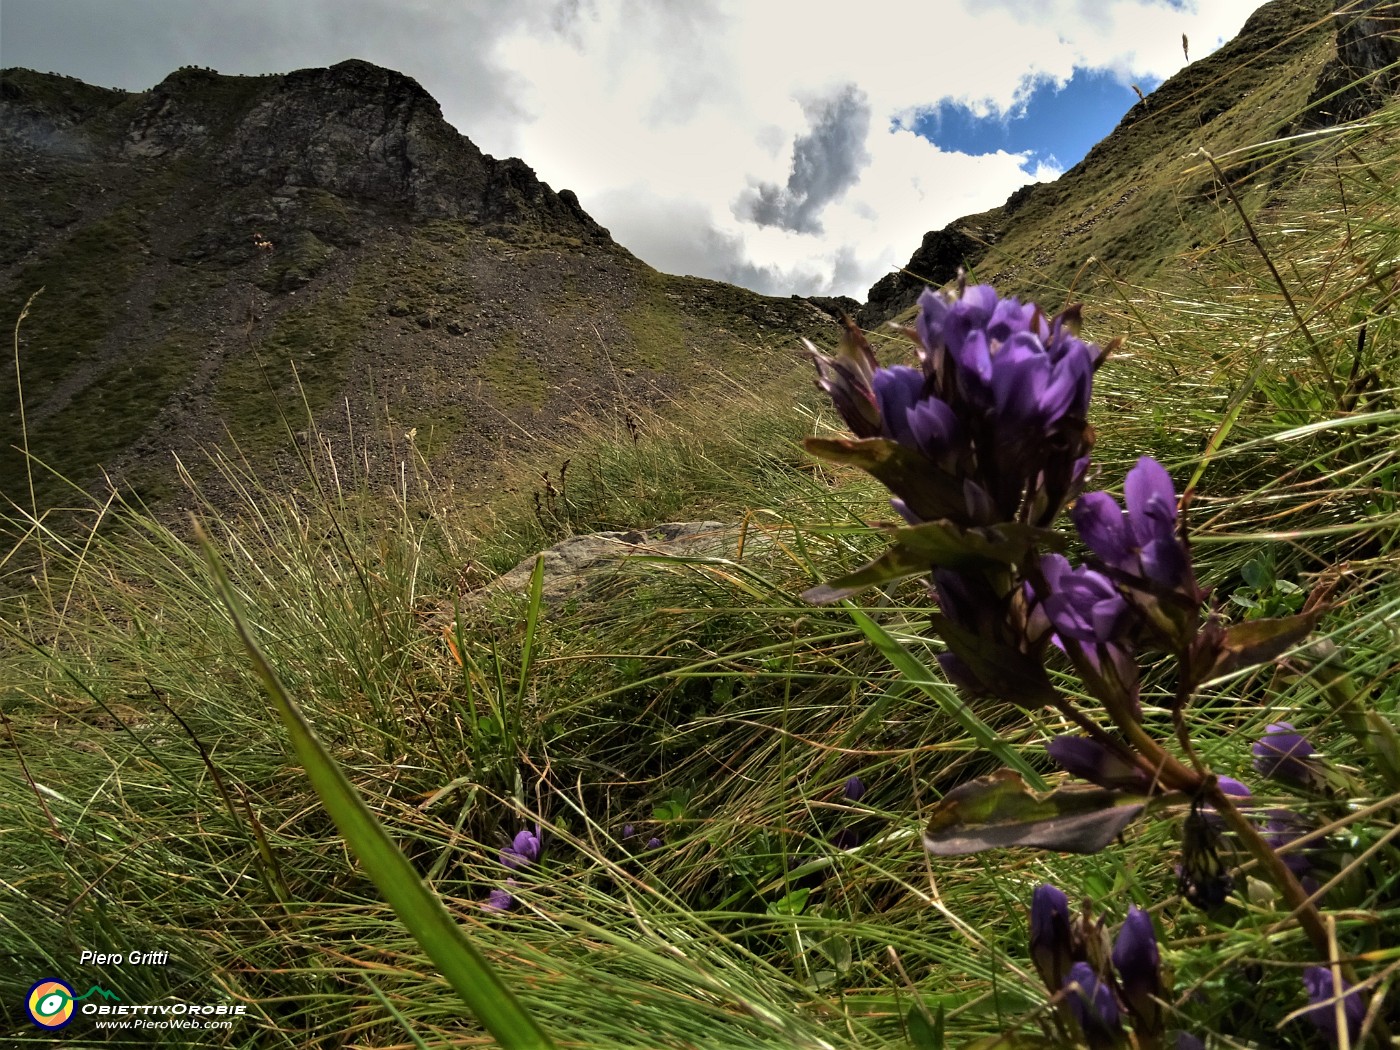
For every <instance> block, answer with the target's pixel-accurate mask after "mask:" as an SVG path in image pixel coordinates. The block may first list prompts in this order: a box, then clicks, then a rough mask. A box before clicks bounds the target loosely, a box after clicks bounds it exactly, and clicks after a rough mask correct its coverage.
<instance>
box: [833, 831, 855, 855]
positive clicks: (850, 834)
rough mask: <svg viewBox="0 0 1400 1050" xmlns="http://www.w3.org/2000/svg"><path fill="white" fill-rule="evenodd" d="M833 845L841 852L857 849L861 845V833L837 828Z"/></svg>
mask: <svg viewBox="0 0 1400 1050" xmlns="http://www.w3.org/2000/svg"><path fill="white" fill-rule="evenodd" d="M831 845H832V846H833V847H834V848H835V849H839V850H848V849H855V848H856V847H857V846H859V845H860V832H858V831H857V830H856V829H855V828H837V829H836V832H835V834H833V835H832V836H831Z"/></svg>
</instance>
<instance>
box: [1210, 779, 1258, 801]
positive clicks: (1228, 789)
mask: <svg viewBox="0 0 1400 1050" xmlns="http://www.w3.org/2000/svg"><path fill="white" fill-rule="evenodd" d="M1215 782H1216V783H1217V784H1219V785H1220V790H1221V791H1223V792H1225V794H1227V795H1229V796H1230V797H1231V798H1253V797H1254V792H1252V791H1250V790H1249V785H1248V784H1245V783H1242V782H1240V781H1238V780H1236V779H1235V778H1234V777H1216V778H1215Z"/></svg>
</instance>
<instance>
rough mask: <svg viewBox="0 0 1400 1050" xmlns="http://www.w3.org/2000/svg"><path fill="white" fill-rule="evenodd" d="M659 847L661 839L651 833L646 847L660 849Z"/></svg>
mask: <svg viewBox="0 0 1400 1050" xmlns="http://www.w3.org/2000/svg"><path fill="white" fill-rule="evenodd" d="M660 848H661V840H660V839H659V838H657V837H656V836H655V835H653V836H652V837H651V838H649V839H647V849H660Z"/></svg>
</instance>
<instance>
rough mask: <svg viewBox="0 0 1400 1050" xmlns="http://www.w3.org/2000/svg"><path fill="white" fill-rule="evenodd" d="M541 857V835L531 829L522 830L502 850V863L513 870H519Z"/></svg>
mask: <svg viewBox="0 0 1400 1050" xmlns="http://www.w3.org/2000/svg"><path fill="white" fill-rule="evenodd" d="M536 830H538V829H536ZM539 859H540V837H539V835H537V834H533V833H532V832H529V831H521V832H520V833H519V834H517V835H516V836H515V841H514V842H512V843H511V844H510V845H509V846H507V847H506V848H505V849H503V850H501V863H502V864H504V865H505V866H506V867H507V868H510V869H511V870H512V871H518V870H519V869H521V868H524V867H526V866H528V865H530V864H533V863H534V862H535V861H537V860H539Z"/></svg>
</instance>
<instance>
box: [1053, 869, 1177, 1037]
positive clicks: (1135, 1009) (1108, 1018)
mask: <svg viewBox="0 0 1400 1050" xmlns="http://www.w3.org/2000/svg"><path fill="white" fill-rule="evenodd" d="M1107 939H1108V934H1107V932H1106V931H1105V930H1104V928H1103V922H1102V920H1095V919H1093V918H1092V917H1091V916H1090V915H1089V913H1088V911H1087V909H1086V910H1085V912H1084V913H1083V914H1081V915H1078V916H1072V915H1071V914H1070V909H1069V900H1068V898H1067V897H1066V896H1065V894H1064V893H1063V892H1062V891H1061V890H1060V889H1058V888H1057V887H1055V886H1052V885H1050V884H1049V883H1042V884H1041V885H1040V886H1038V887H1036V890H1035V892H1034V893H1033V894H1032V896H1031V913H1030V954H1031V961H1032V962H1033V963H1034V964H1035V967H1036V971H1037V972H1038V973H1039V974H1040V977H1041V980H1043V981H1044V982H1045V986H1046V988H1047V990H1049V991H1050V992H1051V994H1057V993H1062V994H1063V999H1064V1002H1065V1003H1066V1004H1067V1007H1068V1010H1067V1012H1066V1013H1067V1016H1066V1014H1063V1013H1062V1015H1061V1016H1062V1019H1063V1020H1064V1021H1065V1022H1066V1025H1067V1027H1069V1028H1070V1029H1071V1031H1070V1032H1069V1034H1070V1035H1078V1036H1080V1037H1081V1038H1082V1039H1083V1041H1084V1042H1086V1043H1087V1044H1088V1045H1089V1047H1090V1050H1119V1048H1122V1047H1126V1046H1127V1045H1128V1043H1127V1030H1126V1028H1125V1024H1126V1025H1131V1027H1132V1030H1133V1031H1134V1032H1135V1033H1136V1034H1137V1038H1138V1042H1139V1043H1143V1042H1146V1041H1150V1042H1151V1045H1154V1046H1155V1045H1161V1039H1162V1037H1163V1036H1164V1034H1165V1028H1166V1016H1165V1014H1164V1012H1163V1010H1162V1006H1161V1000H1162V999H1163V997H1164V996H1165V995H1166V989H1165V987H1164V986H1163V983H1162V960H1161V953H1160V952H1159V951H1158V948H1157V934H1156V931H1155V930H1154V929H1153V928H1152V918H1151V916H1149V915H1148V914H1147V912H1145V911H1143V910H1142V909H1140V908H1138V907H1137V906H1136V905H1133V906H1131V907H1129V909H1128V915H1127V917H1126V918H1125V919H1124V920H1123V924H1122V926H1120V927H1119V929H1118V936H1117V937H1115V938H1114V939H1113V944H1112V948H1111V949H1109V948H1108V946H1107ZM1076 1029H1077V1031H1075V1030H1076ZM1182 1037H1185V1039H1186V1040H1187V1045H1189V1040H1190V1039H1192V1038H1194V1037H1192V1036H1189V1035H1186V1034H1185V1033H1178V1036H1177V1041H1178V1042H1180V1041H1181V1039H1182Z"/></svg>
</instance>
